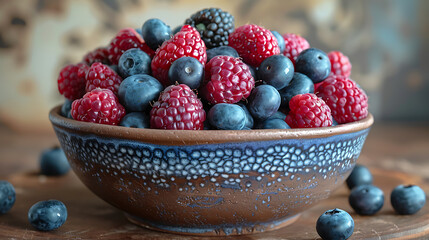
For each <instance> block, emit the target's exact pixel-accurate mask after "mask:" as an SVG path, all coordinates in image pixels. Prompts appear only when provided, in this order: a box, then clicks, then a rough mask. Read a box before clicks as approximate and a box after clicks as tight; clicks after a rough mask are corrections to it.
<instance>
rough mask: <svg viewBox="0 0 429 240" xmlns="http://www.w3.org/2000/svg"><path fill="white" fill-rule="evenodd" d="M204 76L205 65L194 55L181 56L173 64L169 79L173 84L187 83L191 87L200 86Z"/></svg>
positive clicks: (169, 71)
mask: <svg viewBox="0 0 429 240" xmlns="http://www.w3.org/2000/svg"><path fill="white" fill-rule="evenodd" d="M203 76H204V66H203V65H202V64H201V63H200V62H199V61H198V60H197V59H196V58H193V57H181V58H179V59H177V60H176V61H174V62H173V64H171V67H170V69H169V70H168V79H169V80H170V83H171V84H176V83H180V84H182V83H183V84H186V85H188V86H189V87H190V88H191V89H197V88H198V87H199V86H200V83H201V81H202V80H203Z"/></svg>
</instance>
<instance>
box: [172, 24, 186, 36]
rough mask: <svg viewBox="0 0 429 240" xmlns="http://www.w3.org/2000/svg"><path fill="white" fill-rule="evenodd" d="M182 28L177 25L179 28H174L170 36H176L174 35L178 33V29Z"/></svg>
mask: <svg viewBox="0 0 429 240" xmlns="http://www.w3.org/2000/svg"><path fill="white" fill-rule="evenodd" d="M182 27H183V25H179V26H177V27H175V28H174V29H173V32H172V34H173V35H174V34H176V33H178V32H180V29H182Z"/></svg>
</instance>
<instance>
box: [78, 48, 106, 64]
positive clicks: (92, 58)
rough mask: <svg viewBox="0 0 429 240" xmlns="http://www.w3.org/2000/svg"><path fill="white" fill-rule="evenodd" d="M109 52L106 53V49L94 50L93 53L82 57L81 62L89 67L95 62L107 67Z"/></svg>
mask: <svg viewBox="0 0 429 240" xmlns="http://www.w3.org/2000/svg"><path fill="white" fill-rule="evenodd" d="M108 56H109V52H108V51H107V48H104V47H100V48H97V49H94V50H93V51H91V52H89V53H87V54H86V55H85V56H84V57H83V61H84V62H85V63H86V64H87V65H88V66H91V65H92V64H93V63H95V62H101V63H103V64H106V65H109V64H110V61H109V57H108Z"/></svg>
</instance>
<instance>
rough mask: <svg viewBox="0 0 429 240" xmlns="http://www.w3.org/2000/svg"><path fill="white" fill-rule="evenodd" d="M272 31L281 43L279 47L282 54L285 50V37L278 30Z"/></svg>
mask: <svg viewBox="0 0 429 240" xmlns="http://www.w3.org/2000/svg"><path fill="white" fill-rule="evenodd" d="M271 33H272V34H273V35H274V37H276V39H277V43H278V44H279V48H280V54H283V52H284V51H285V39H284V38H283V36H282V35H280V33H278V32H277V31H271Z"/></svg>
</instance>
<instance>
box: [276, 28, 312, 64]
mask: <svg viewBox="0 0 429 240" xmlns="http://www.w3.org/2000/svg"><path fill="white" fill-rule="evenodd" d="M283 38H284V40H285V50H284V52H283V55H285V56H286V57H288V58H289V59H290V60H291V61H292V63H293V65H294V66H295V60H296V58H297V57H298V55H299V54H300V53H301V52H302V51H304V50H305V49H307V48H310V44H309V43H308V41H307V40H306V39H305V38H303V37H301V36H300V35H298V34H294V33H286V34H283Z"/></svg>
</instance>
